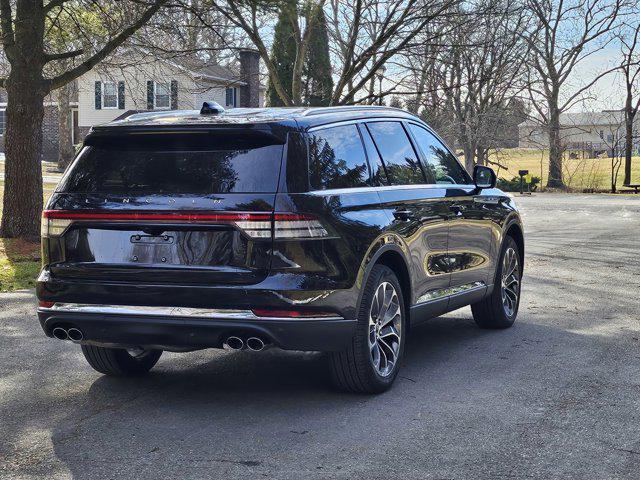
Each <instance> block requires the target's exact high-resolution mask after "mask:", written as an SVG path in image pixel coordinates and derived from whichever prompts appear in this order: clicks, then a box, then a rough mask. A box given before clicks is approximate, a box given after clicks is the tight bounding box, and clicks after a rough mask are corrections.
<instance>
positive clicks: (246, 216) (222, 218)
mask: <svg viewBox="0 0 640 480" xmlns="http://www.w3.org/2000/svg"><path fill="white" fill-rule="evenodd" d="M278 215H289V214H278ZM292 215H295V214H292ZM42 216H43V217H45V218H53V219H65V220H90V221H91V220H107V221H109V220H111V221H113V220H122V221H136V220H142V221H154V220H156V221H180V222H190V223H191V222H238V221H270V220H271V219H272V218H273V216H272V214H271V213H253V212H228V213H227V212H217V213H211V212H195V211H192V212H174V211H155V212H144V211H128V212H100V211H89V210H86V211H77V210H75V211H68V210H45V211H44V212H42ZM296 216H297V215H296Z"/></svg>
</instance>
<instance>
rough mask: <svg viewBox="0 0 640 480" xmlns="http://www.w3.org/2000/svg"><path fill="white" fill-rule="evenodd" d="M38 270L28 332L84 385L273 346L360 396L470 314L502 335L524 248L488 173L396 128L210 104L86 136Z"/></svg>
mask: <svg viewBox="0 0 640 480" xmlns="http://www.w3.org/2000/svg"><path fill="white" fill-rule="evenodd" d="M42 255H43V267H42V271H41V272H40V275H39V278H38V282H37V296H38V300H39V304H38V317H39V320H40V324H41V326H42V328H43V330H44V332H45V333H46V335H48V336H50V337H54V338H57V339H60V340H69V341H71V342H73V343H77V344H79V345H80V348H81V349H82V352H83V354H84V356H85V358H86V360H87V362H88V363H89V364H90V365H91V366H92V367H93V368H94V369H95V370H97V371H98V372H101V373H103V374H107V375H122V376H124V375H139V374H143V373H146V372H148V371H149V370H150V369H151V368H152V367H153V366H154V365H155V364H156V362H157V361H158V359H159V357H160V355H161V353H162V352H163V351H165V350H166V351H171V352H188V351H193V350H197V349H204V348H226V349H231V350H251V351H256V352H257V351H260V350H263V349H266V348H270V347H276V348H281V349H285V350H298V351H319V352H326V356H327V358H328V365H329V366H330V369H331V373H332V377H333V379H334V381H335V383H336V384H337V386H338V387H340V388H341V389H344V390H348V391H353V392H365V393H375V392H381V391H384V390H386V389H387V388H389V387H390V386H391V384H392V383H393V381H394V379H395V378H396V377H397V375H398V371H399V369H400V367H401V365H402V363H403V361H404V360H403V357H404V352H405V345H406V342H407V338H408V337H409V336H411V330H412V328H413V327H415V325H416V324H418V323H420V322H421V321H423V320H426V319H429V318H432V317H435V316H438V315H441V314H444V313H446V312H449V311H452V310H455V309H458V308H461V307H464V306H467V305H470V306H471V311H472V313H473V318H474V319H475V322H476V323H477V324H478V326H479V327H481V328H490V329H499V328H506V327H510V326H511V325H512V324H513V323H514V321H515V319H516V315H517V313H518V305H519V301H520V285H521V277H522V272H523V259H524V238H523V228H522V224H521V220H520V216H519V214H518V211H517V209H516V206H515V204H514V202H513V200H512V198H510V197H509V196H507V195H506V194H504V193H503V192H502V191H500V190H498V189H497V188H496V175H495V173H494V172H493V170H491V169H490V168H488V167H485V166H476V167H475V170H474V171H473V173H472V175H470V174H469V173H467V171H466V170H465V169H464V168H463V167H462V166H461V165H460V163H459V162H458V160H457V158H456V156H455V155H454V154H453V153H452V151H451V150H450V149H449V148H448V147H447V146H446V145H445V143H444V142H443V141H442V140H441V138H440V137H439V136H438V135H437V134H436V132H434V131H433V130H432V129H431V128H430V127H429V126H428V125H427V124H425V123H424V122H423V121H422V120H421V119H420V118H418V117H416V116H414V115H411V114H410V113H407V112H405V111H402V110H399V109H392V108H386V107H365V106H362V107H360V106H352V107H327V108H270V109H242V108H237V109H233V110H228V111H225V110H224V109H222V108H221V107H219V106H218V105H217V104H215V103H213V102H211V103H209V102H206V103H205V105H203V108H202V110H200V111H169V112H161V113H158V112H156V113H153V112H149V113H140V114H134V115H131V116H129V117H127V118H125V119H122V120H117V121H114V122H112V123H109V124H106V125H103V126H98V127H94V128H93V129H92V130H91V132H90V133H89V134H88V135H87V137H86V138H85V140H84V144H83V147H82V149H81V151H80V152H79V154H78V155H77V157H76V158H75V160H74V161H73V163H72V165H71V166H70V167H69V168H68V170H67V171H66V173H65V175H64V176H63V178H62V180H61V181H60V183H59V185H58V187H57V188H56V190H55V192H54V194H53V195H52V196H51V198H50V199H49V201H48V204H47V206H46V208H45V210H44V212H43V215H42ZM412 347H413V348H419V346H418V345H415V344H412ZM264 358H265V359H267V358H268V357H264ZM265 361H267V360H265Z"/></svg>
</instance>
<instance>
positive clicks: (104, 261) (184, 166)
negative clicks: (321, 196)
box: [43, 130, 284, 285]
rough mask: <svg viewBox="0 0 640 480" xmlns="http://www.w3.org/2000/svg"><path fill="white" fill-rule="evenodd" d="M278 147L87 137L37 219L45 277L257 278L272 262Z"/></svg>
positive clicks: (207, 137)
mask: <svg viewBox="0 0 640 480" xmlns="http://www.w3.org/2000/svg"><path fill="white" fill-rule="evenodd" d="M283 143H284V142H283V141H282V140H280V139H278V138H276V137H275V136H273V135H271V134H269V133H268V132H260V131H255V130H253V131H250V132H244V133H242V132H238V131H237V130H234V131H233V132H229V131H224V130H223V131H192V132H190V131H183V132H179V131H178V132H171V131H166V132H162V133H158V132H128V133H117V134H116V133H111V134H110V133H108V132H105V133H103V134H101V135H93V136H89V137H88V138H87V140H86V141H85V146H84V147H83V150H82V151H81V153H80V154H79V155H78V157H77V158H76V160H75V161H74V163H73V164H72V166H71V167H70V168H69V170H68V172H67V173H66V174H65V176H64V177H63V179H62V180H61V182H60V185H59V186H58V188H57V190H56V193H55V194H54V196H53V197H52V199H51V201H50V203H49V205H48V207H47V209H46V210H45V212H44V214H43V236H44V237H46V238H45V248H47V249H48V252H46V253H48V263H49V269H50V271H51V274H52V275H53V276H56V277H64V278H70V279H83V280H99V281H123V282H143V283H154V284H155V283H159V284H162V283H165V284H166V283H175V284H182V285H184V284H203V283H207V284H212V283H213V284H252V283H257V282H259V281H261V280H262V279H264V278H265V277H266V276H267V274H268V272H269V268H270V262H271V250H272V241H273V239H272V232H273V227H272V219H273V214H274V199H275V194H276V191H277V185H278V178H279V172H280V163H281V160H282V152H283ZM46 253H45V255H46Z"/></svg>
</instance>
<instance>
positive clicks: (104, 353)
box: [81, 345, 162, 377]
mask: <svg viewBox="0 0 640 480" xmlns="http://www.w3.org/2000/svg"><path fill="white" fill-rule="evenodd" d="M81 347H82V353H83V354H84V358H86V359H87V362H89V365H91V366H92V367H93V369H94V370H96V371H98V372H100V373H103V374H105V375H111V376H114V377H131V376H136V375H144V374H145V373H147V372H148V371H149V370H151V369H152V368H153V366H154V365H155V364H156V363H157V362H158V360H159V359H160V355H162V350H145V351H143V352H142V353H141V354H140V355H136V356H134V355H132V354H130V353H129V352H128V351H127V350H124V349H121V348H107V347H96V346H93V345H81Z"/></svg>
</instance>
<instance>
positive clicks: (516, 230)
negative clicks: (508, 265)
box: [500, 221, 524, 268]
mask: <svg viewBox="0 0 640 480" xmlns="http://www.w3.org/2000/svg"><path fill="white" fill-rule="evenodd" d="M506 237H511V238H513V240H514V241H515V242H516V245H518V251H519V253H520V265H521V266H522V267H521V268H524V232H523V230H522V225H520V223H518V222H517V221H513V222H511V223H510V224H509V225H507V227H506V229H505V233H504V235H503V239H502V243H504V239H505V238H506ZM500 251H502V247H500Z"/></svg>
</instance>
